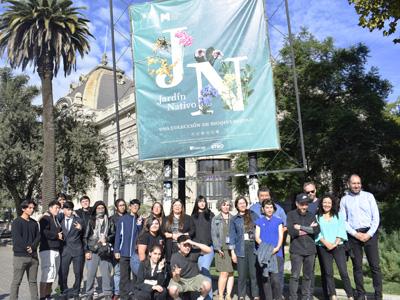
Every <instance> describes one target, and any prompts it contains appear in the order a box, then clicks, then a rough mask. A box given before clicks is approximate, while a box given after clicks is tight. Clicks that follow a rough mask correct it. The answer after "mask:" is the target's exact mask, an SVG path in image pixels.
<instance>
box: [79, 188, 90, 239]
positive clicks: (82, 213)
mask: <svg viewBox="0 0 400 300" xmlns="http://www.w3.org/2000/svg"><path fill="white" fill-rule="evenodd" d="M79 202H80V204H81V208H79V209H77V210H76V211H75V213H76V215H77V216H78V217H79V218H80V219H81V220H82V221H83V225H84V227H83V232H85V229H86V225H87V224H88V222H89V220H90V214H91V213H92V210H91V207H90V198H89V197H88V196H82V197H81V199H79Z"/></svg>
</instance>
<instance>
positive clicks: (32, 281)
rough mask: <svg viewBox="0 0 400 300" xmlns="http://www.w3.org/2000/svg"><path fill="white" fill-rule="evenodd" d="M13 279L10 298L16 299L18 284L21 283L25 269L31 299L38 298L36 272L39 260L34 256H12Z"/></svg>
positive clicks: (35, 299)
mask: <svg viewBox="0 0 400 300" xmlns="http://www.w3.org/2000/svg"><path fill="white" fill-rule="evenodd" d="M13 267H14V273H13V279H12V282H11V288H10V299H11V300H17V299H18V292H19V286H20V285H21V281H22V278H23V277H24V273H25V271H26V275H27V277H28V282H29V292H30V294H31V299H32V300H37V299H39V296H38V286H37V273H38V267H39V260H38V259H37V258H34V257H28V256H14V258H13Z"/></svg>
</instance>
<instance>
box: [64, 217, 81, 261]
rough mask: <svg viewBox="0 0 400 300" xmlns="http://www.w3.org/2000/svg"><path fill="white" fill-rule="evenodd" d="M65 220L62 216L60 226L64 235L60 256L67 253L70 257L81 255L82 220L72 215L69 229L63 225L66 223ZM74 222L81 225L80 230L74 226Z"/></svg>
mask: <svg viewBox="0 0 400 300" xmlns="http://www.w3.org/2000/svg"><path fill="white" fill-rule="evenodd" d="M65 220H66V218H64V219H63V220H62V222H61V228H62V232H63V237H64V240H63V247H62V251H61V256H64V255H67V254H68V255H70V256H72V257H76V256H79V255H83V243H82V237H83V228H84V224H83V221H82V220H81V219H80V218H78V217H76V216H72V224H71V225H72V226H71V227H70V230H69V231H67V228H66V227H65V225H66V221H65ZM75 223H79V224H80V225H81V229H80V230H78V229H76V228H75V226H74V225H73V224H75Z"/></svg>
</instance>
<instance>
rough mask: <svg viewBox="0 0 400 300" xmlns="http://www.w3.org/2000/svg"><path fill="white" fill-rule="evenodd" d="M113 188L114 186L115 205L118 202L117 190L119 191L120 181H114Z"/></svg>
mask: <svg viewBox="0 0 400 300" xmlns="http://www.w3.org/2000/svg"><path fill="white" fill-rule="evenodd" d="M112 186H113V189H114V194H113V195H114V203H115V201H116V200H117V189H118V186H119V183H118V180H114V181H113V183H112Z"/></svg>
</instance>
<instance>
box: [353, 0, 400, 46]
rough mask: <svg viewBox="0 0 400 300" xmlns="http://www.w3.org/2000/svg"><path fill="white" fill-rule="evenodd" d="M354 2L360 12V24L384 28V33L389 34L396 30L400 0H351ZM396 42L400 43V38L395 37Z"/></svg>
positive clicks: (399, 15)
mask: <svg viewBox="0 0 400 300" xmlns="http://www.w3.org/2000/svg"><path fill="white" fill-rule="evenodd" d="M349 3H350V4H354V7H355V9H356V12H357V14H359V16H360V18H359V25H360V26H362V27H364V28H365V27H366V28H368V29H369V30H370V31H373V30H375V29H378V30H382V29H383V35H384V36H389V35H392V34H394V33H395V32H396V29H397V23H398V21H399V19H400V1H396V0H349ZM393 42H394V43H400V38H395V39H393Z"/></svg>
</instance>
